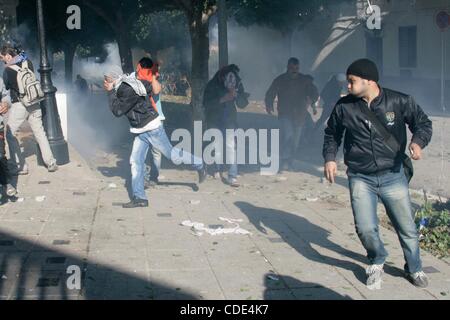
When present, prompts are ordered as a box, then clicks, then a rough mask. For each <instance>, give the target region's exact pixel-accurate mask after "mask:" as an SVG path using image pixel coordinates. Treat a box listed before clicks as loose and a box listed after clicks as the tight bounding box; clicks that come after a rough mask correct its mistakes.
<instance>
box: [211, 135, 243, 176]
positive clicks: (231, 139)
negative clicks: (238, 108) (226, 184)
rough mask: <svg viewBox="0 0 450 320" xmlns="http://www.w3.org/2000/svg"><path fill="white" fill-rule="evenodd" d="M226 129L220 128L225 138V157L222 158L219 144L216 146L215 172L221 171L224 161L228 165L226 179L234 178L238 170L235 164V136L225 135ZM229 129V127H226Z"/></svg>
mask: <svg viewBox="0 0 450 320" xmlns="http://www.w3.org/2000/svg"><path fill="white" fill-rule="evenodd" d="M226 130H227V129H221V131H222V136H223V137H224V139H225V154H226V156H225V159H224V158H223V154H222V152H221V150H223V149H222V148H221V146H217V148H216V151H217V152H216V154H215V156H216V172H223V170H224V169H223V168H224V167H225V165H224V164H221V163H226V164H227V165H229V169H228V179H235V178H237V176H238V174H239V172H238V164H237V150H236V148H237V145H236V138H235V136H234V135H231V134H230V135H227V134H226ZM228 130H230V129H228Z"/></svg>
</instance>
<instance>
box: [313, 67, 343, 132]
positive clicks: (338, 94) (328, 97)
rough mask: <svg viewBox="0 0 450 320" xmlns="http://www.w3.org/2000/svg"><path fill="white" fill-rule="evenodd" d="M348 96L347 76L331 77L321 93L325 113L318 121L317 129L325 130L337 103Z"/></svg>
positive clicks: (337, 75)
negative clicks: (324, 127)
mask: <svg viewBox="0 0 450 320" xmlns="http://www.w3.org/2000/svg"><path fill="white" fill-rule="evenodd" d="M347 94H348V89H347V76H346V75H345V74H344V73H339V74H336V75H333V76H331V78H330V80H328V82H327V83H326V85H325V87H324V88H323V90H322V92H321V93H320V100H321V102H322V103H323V111H322V115H321V116H320V119H319V120H318V121H317V125H316V129H320V130H323V126H324V125H325V122H326V121H327V120H328V118H329V117H330V115H331V112H333V108H334V106H335V105H336V102H338V101H339V99H341V98H343V97H345V96H346V95H347Z"/></svg>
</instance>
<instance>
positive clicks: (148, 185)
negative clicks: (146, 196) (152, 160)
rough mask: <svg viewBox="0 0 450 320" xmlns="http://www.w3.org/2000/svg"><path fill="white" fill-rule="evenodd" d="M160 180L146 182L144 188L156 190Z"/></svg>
mask: <svg viewBox="0 0 450 320" xmlns="http://www.w3.org/2000/svg"><path fill="white" fill-rule="evenodd" d="M158 183H159V182H158V180H145V182H144V187H145V188H155V187H156V186H157V185H158Z"/></svg>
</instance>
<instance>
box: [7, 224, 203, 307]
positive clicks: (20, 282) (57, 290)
mask: <svg viewBox="0 0 450 320" xmlns="http://www.w3.org/2000/svg"><path fill="white" fill-rule="evenodd" d="M54 241H55V242H54V243H53V244H54V245H56V243H59V245H60V246H61V250H54V249H49V248H47V247H45V246H41V245H37V244H35V243H34V242H32V241H30V240H27V239H25V238H20V237H17V236H14V235H12V234H10V233H7V232H4V231H0V299H2V300H5V299H18V300H22V299H33V300H50V299H58V300H70V299H86V300H101V299H117V300H128V299H136V300H152V299H187V300H194V299H197V297H195V295H194V294H192V293H189V292H183V291H182V290H180V289H179V288H171V287H168V286H166V285H163V284H161V283H158V282H157V281H153V280H151V279H150V280H149V279H146V277H141V276H137V275H134V274H132V273H129V272H127V271H123V270H119V269H115V268H113V267H110V266H106V265H102V264H98V263H95V262H94V261H89V260H87V259H85V258H82V257H81V255H82V254H83V252H80V256H76V255H73V254H68V253H66V252H64V250H63V247H64V245H65V244H66V245H67V242H65V241H67V240H64V239H62V240H61V239H60V240H58V239H55V240H54ZM69 266H78V267H79V268H80V270H81V290H71V289H69V288H68V286H67V282H68V280H72V279H74V278H69V277H70V276H71V275H73V273H71V274H68V273H67V268H68V267H69ZM69 282H70V283H74V282H71V281H69Z"/></svg>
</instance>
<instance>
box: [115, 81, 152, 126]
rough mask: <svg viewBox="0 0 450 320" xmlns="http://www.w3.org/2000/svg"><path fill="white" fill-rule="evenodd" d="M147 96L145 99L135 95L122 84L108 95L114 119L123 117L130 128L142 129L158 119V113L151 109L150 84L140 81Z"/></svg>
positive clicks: (129, 87)
mask: <svg viewBox="0 0 450 320" xmlns="http://www.w3.org/2000/svg"><path fill="white" fill-rule="evenodd" d="M142 83H143V84H144V86H145V89H146V90H147V93H148V95H147V96H145V97H142V96H139V95H138V94H136V92H135V91H134V89H133V88H132V87H131V86H130V85H129V84H127V83H125V82H123V83H122V84H121V85H120V86H119V88H118V89H117V92H116V91H115V90H112V91H110V92H109V93H108V95H109V107H110V109H111V111H112V113H113V114H114V115H115V116H116V117H121V116H123V115H125V116H126V117H127V118H128V121H129V122H130V126H131V127H132V128H143V127H145V126H146V125H147V124H148V123H150V122H151V121H152V120H155V119H156V118H157V117H158V112H156V111H155V109H154V108H153V107H152V104H151V102H150V95H151V93H152V87H151V84H150V83H149V82H147V81H142Z"/></svg>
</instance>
